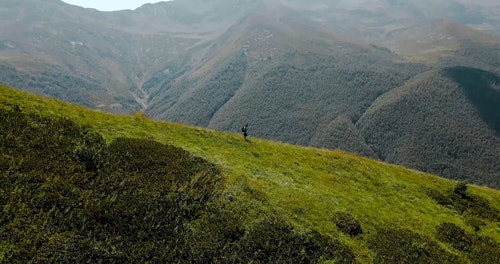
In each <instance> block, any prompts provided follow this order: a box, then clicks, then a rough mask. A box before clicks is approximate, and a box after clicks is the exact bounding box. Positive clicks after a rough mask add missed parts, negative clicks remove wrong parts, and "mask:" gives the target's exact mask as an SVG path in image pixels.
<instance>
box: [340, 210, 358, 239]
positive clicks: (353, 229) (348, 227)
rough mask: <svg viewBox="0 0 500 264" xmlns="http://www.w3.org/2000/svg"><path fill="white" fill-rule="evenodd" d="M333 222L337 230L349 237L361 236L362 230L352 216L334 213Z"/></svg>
mask: <svg viewBox="0 0 500 264" xmlns="http://www.w3.org/2000/svg"><path fill="white" fill-rule="evenodd" d="M333 222H334V223H335V225H336V226H337V228H338V229H339V230H340V231H342V232H344V233H346V234H348V235H350V236H353V237H354V236H357V235H360V234H363V229H362V228H361V224H360V223H359V222H358V220H356V219H355V218H354V217H353V216H352V215H350V214H348V213H343V212H336V213H334V214H333Z"/></svg>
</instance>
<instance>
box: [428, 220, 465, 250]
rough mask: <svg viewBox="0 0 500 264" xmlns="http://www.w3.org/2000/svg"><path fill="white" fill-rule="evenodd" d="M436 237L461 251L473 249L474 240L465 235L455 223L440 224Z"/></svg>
mask: <svg viewBox="0 0 500 264" xmlns="http://www.w3.org/2000/svg"><path fill="white" fill-rule="evenodd" d="M436 237H437V239H439V240H441V241H443V242H445V243H448V244H450V245H452V246H453V247H454V248H456V249H458V250H460V251H470V250H471V249H472V238H471V237H470V236H469V235H468V234H466V233H465V230H463V229H462V228H461V227H459V226H457V225H455V224H453V223H442V224H440V225H439V226H438V227H437V228H436Z"/></svg>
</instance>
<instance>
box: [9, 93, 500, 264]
mask: <svg viewBox="0 0 500 264" xmlns="http://www.w3.org/2000/svg"><path fill="white" fill-rule="evenodd" d="M0 110H2V113H5V114H4V116H3V117H2V120H0V122H1V123H0V125H1V128H2V130H1V131H2V134H0V136H1V137H0V140H2V144H1V145H2V153H0V154H1V155H2V163H1V165H2V166H1V167H0V169H1V173H2V182H1V185H2V186H1V189H0V203H1V205H2V206H3V208H2V209H1V210H3V215H2V217H1V218H0V224H1V226H0V237H1V239H0V241H2V242H0V263H3V262H5V263H7V262H26V261H35V262H36V261H40V262H43V261H47V260H52V261H59V262H75V261H77V262H78V261H81V260H86V259H92V258H94V260H95V261H99V260H101V261H105V262H137V261H139V262H155V261H162V260H163V261H165V260H170V261H171V262H183V261H187V262H191V263H207V262H214V263H215V262H217V263H247V262H249V261H253V262H255V263H291V262H296V263H297V262H299V263H311V262H319V263H322V262H332V263H334V262H338V263H497V261H498V259H500V192H499V191H498V190H494V189H489V188H486V187H480V186H474V185H465V184H463V183H457V182H454V181H450V180H446V179H442V178H439V177H436V176H433V175H430V174H425V173H421V172H418V171H414V170H409V169H406V168H404V167H400V166H395V165H389V164H386V163H382V162H377V161H373V160H370V159H367V158H363V157H359V156H356V155H352V154H348V153H344V152H338V151H329V150H322V149H314V148H305V147H299V146H293V145H288V144H283V143H279V142H270V141H265V140H261V139H257V138H251V139H250V140H251V142H245V141H244V140H243V139H242V136H241V135H237V134H232V133H225V132H218V131H213V130H208V129H204V128H197V127H190V126H186V125H180V124H173V123H166V122H158V121H153V120H150V119H147V118H145V117H143V116H142V115H140V114H137V115H133V116H124V115H111V114H104V113H100V112H96V111H92V110H88V109H86V108H83V107H79V106H75V105H71V104H68V103H64V102H60V101H56V100H52V99H46V98H42V97H38V96H34V95H31V94H28V93H25V92H21V91H17V90H14V89H11V88H8V87H5V86H0ZM12 116H14V117H16V116H17V117H16V118H19V119H12ZM23 116H24V117H23ZM9 118H10V119H9ZM60 118H64V119H62V120H61V119H60ZM9 120H10V121H9ZM16 120H18V121H16ZM19 120H24V121H22V122H24V123H22V124H23V125H19V124H21V123H20V122H21V121H19ZM44 120H52V121H44ZM64 120H70V121H64ZM67 122H74V123H75V124H74V125H68V124H66V123H67ZM15 124H18V125H15ZM44 124H45V125H44ZM47 124H50V125H47ZM11 127H17V128H16V129H18V130H14V129H13V128H11ZM82 127H83V128H82ZM45 128H47V129H45ZM49 128H51V129H54V130H49ZM43 131H45V132H43ZM51 131H53V132H51ZM68 131H69V132H68ZM71 131H73V132H71ZM75 131H76V132H75ZM78 131H80V132H78ZM85 131H90V132H97V134H96V136H95V138H96V139H95V140H88V139H85V135H87V134H90V135H92V133H89V132H85ZM35 132H36V133H35ZM30 133H34V134H36V135H42V136H41V138H42V139H43V140H48V141H47V142H49V143H47V144H31V143H30V144H31V145H30V144H28V143H26V145H23V146H20V145H19V144H11V146H10V148H12V149H16V148H20V147H24V148H25V150H26V151H23V153H32V156H31V157H38V156H40V155H47V157H46V159H45V160H43V159H42V160H41V161H40V163H38V167H36V166H34V167H33V166H32V167H28V168H27V169H25V170H24V171H23V170H20V169H19V167H15V168H16V170H13V166H14V165H15V164H25V163H29V162H28V161H29V160H30V159H29V157H30V156H27V157H28V158H26V157H25V158H24V159H17V158H16V157H17V156H16V155H18V154H16V153H18V152H15V151H14V152H8V151H7V150H5V149H8V148H9V147H8V146H7V147H6V144H5V143H6V142H18V141H12V140H10V141H9V140H8V139H9V137H11V138H16V140H20V138H22V137H23V136H24V135H25V134H27V135H30ZM9 135H10V136H9ZM101 136H102V137H103V139H104V140H105V141H106V142H107V144H103V142H104V140H100V139H99V138H100V137H101ZM131 138H134V139H131ZM28 139H29V137H28ZM66 139H67V140H66ZM19 142H25V141H19ZM27 142H33V140H31V141H27ZM44 142H45V141H44ZM50 142H59V143H57V144H56V143H50ZM61 142H62V143H61ZM160 143H161V144H160ZM164 144H166V145H164ZM45 146H47V147H48V148H49V149H50V148H53V149H56V150H57V149H61V152H60V155H55V156H54V157H59V158H60V159H59V158H53V159H52V158H50V157H52V156H50V154H48V153H51V152H49V151H48V150H45ZM169 146H175V147H177V148H172V147H169ZM64 148H66V150H65V151H62V149H64ZM182 149H183V150H186V151H187V152H190V153H192V154H194V156H196V157H199V158H201V159H204V160H206V161H208V162H205V161H202V160H201V159H200V160H198V159H197V158H194V157H191V156H190V155H192V154H187V152H186V153H185V152H184V151H183V150H182ZM101 150H103V151H101ZM177 151H178V154H175V155H174V154H172V153H177ZM151 152H152V153H151ZM86 153H87V154H88V153H90V154H92V153H93V154H92V155H87V154H86ZM99 153H100V154H99ZM182 153H184V154H182ZM97 154H99V155H97ZM66 155H69V156H72V155H73V156H75V155H76V156H75V157H78V158H67V157H66ZM164 155H166V156H168V157H170V155H172V159H173V160H175V159H177V158H178V159H180V160H181V161H182V160H186V159H183V158H182V157H191V158H187V160H188V161H190V160H191V161H194V162H195V163H189V162H187V163H182V162H181V163H180V164H181V165H182V164H184V165H182V166H181V167H180V168H184V169H186V168H190V167H193V168H192V170H188V171H192V172H191V173H188V174H187V176H182V175H184V174H182V173H181V172H178V171H176V170H175V168H176V167H175V166H174V167H168V166H167V165H165V169H162V167H163V166H164V164H168V162H169V161H170V160H169V159H165V163H163V161H162V158H161V157H162V156H164ZM184 155H187V156H184ZM145 156H147V157H145ZM89 157H90V158H89ZM95 157H98V158H95ZM175 157H177V158H175ZM142 159H143V161H141V160H142ZM20 160H21V161H20ZM52 160H58V161H59V162H60V163H62V164H66V163H67V164H70V163H71V162H75V165H74V166H70V165H67V166H65V167H63V168H65V169H64V170H52V169H50V165H47V166H49V167H47V166H44V164H51V163H50V162H51V161H52ZM7 161H8V162H7ZM89 161H90V162H89ZM23 162H24V163H23ZM196 164H198V165H196ZM199 164H202V165H199ZM211 164H214V165H215V167H213V169H210V170H208V171H209V172H210V173H205V174H202V175H205V176H204V178H203V177H202V179H205V180H199V179H200V170H197V168H200V166H201V171H202V172H203V171H205V172H206V171H207V168H212V165H211ZM21 168H23V167H21ZM47 168H49V169H47ZM148 168H156V169H148ZM171 168H173V169H171ZM75 172H78V173H76V174H74V173H75ZM73 174H74V175H79V176H78V177H76V178H75V177H73V178H71V179H66V178H65V177H66V175H73ZM54 175H56V176H54ZM89 175H91V177H94V178H93V179H94V180H93V181H90V182H93V184H90V183H89V182H88V181H85V180H84V179H86V178H85V177H87V178H88V177H90V176H89ZM158 175H165V177H166V178H161V177H160V176H158ZM172 175H174V177H172ZM177 175H181V176H182V177H188V178H187V179H188V180H185V179H186V178H182V177H181V176H179V177H181V178H177V177H176V176H177ZM169 177H170V178H169ZM23 179H27V181H25V182H23ZM142 179H144V180H142ZM189 179H192V180H189ZM163 180H165V181H170V182H169V183H168V184H166V183H164V182H163ZM197 183H200V184H197ZM37 184H38V185H37ZM31 187H33V188H31ZM139 187H140V188H139ZM30 188H31V189H30ZM44 188H47V189H44ZM50 188H53V189H50ZM57 188H60V189H57ZM163 188H165V190H164V189H163ZM54 192H55V193H60V194H61V195H60V196H56V197H52V196H50V193H54ZM198 192H200V193H199V194H200V195H201V197H200V196H199V195H198ZM113 194H115V195H113ZM202 194H206V195H205V196H203V195H202ZM34 195H35V196H34ZM36 195H38V196H36ZM172 195H173V196H172ZM72 197H73V198H72ZM74 197H83V198H81V199H84V201H90V202H88V203H84V204H85V206H82V205H79V204H78V203H76V204H74V203H71V201H73V200H72V199H76V201H78V199H80V198H74ZM178 197H184V198H185V199H181V201H182V202H180V205H179V204H175V203H173V201H177V202H178V201H179V200H176V199H177V198H178ZM34 198H35V199H34ZM16 199H17V200H16ZM37 199H41V200H43V201H44V202H45V203H41V205H40V203H38V202H37ZM60 201H63V203H62V205H61V202H60ZM148 201H150V202H148ZM14 205H15V206H14ZM176 206H179V208H180V209H179V210H176V208H177V207H176ZM106 208H111V209H106ZM165 208H170V209H165ZM73 212H74V213H73ZM21 213H22V214H21ZM172 214H173V215H175V216H177V217H174V218H173V219H171V218H168V216H169V215H172ZM37 216H39V217H41V216H44V217H49V218H43V219H52V220H50V221H49V220H46V221H44V220H43V219H42V218H37ZM70 216H72V217H73V218H71V217H70ZM79 217H86V218H84V219H87V220H88V221H89V222H85V221H84V220H82V219H80V218H79ZM148 217H150V218H148ZM162 217H164V218H162ZM23 221H24V222H23ZM71 223H72V224H71ZM153 228H158V229H153ZM40 230H43V233H39V232H42V231H40ZM154 230H158V231H154ZM45 231H46V232H45ZM90 231H91V232H90ZM169 232H174V233H169ZM175 232H176V233H175ZM100 234H101V235H100ZM23 236H26V237H27V238H26V239H24V237H23ZM68 241H69V242H68ZM79 241H83V242H79ZM63 245H68V246H66V247H65V246H63ZM179 245H184V247H180V246H179ZM169 254H170V255H169ZM68 256H71V257H68Z"/></svg>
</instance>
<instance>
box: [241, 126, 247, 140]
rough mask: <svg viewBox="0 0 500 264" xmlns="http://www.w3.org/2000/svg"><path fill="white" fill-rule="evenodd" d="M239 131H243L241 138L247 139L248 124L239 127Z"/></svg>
mask: <svg viewBox="0 0 500 264" xmlns="http://www.w3.org/2000/svg"><path fill="white" fill-rule="evenodd" d="M241 132H243V138H245V140H246V141H248V140H247V136H248V134H247V132H248V124H246V125H245V126H244V127H242V128H241Z"/></svg>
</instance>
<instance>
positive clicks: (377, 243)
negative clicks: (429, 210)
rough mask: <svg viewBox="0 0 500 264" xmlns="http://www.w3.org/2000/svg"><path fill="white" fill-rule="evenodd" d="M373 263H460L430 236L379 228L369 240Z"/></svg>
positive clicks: (405, 230) (406, 230)
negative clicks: (373, 254) (373, 255)
mask: <svg viewBox="0 0 500 264" xmlns="http://www.w3.org/2000/svg"><path fill="white" fill-rule="evenodd" d="M369 247H370V249H371V250H373V251H374V252H375V254H376V255H375V258H374V261H373V262H374V263H387V264H389V263H408V264H415V263H422V264H424V263H425V264H428V263H436V264H437V263H439V264H442V263H450V264H451V263H460V260H459V259H458V258H457V257H456V256H454V255H452V254H450V253H448V252H446V251H444V249H442V248H441V247H440V246H439V245H438V244H437V243H436V242H434V241H432V240H431V239H430V238H428V237H425V236H421V235H419V234H417V233H414V232H412V231H411V230H408V229H401V230H395V229H379V230H378V231H377V234H376V235H375V236H374V237H372V238H371V239H370V241H369Z"/></svg>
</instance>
